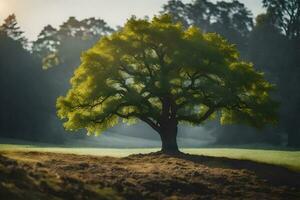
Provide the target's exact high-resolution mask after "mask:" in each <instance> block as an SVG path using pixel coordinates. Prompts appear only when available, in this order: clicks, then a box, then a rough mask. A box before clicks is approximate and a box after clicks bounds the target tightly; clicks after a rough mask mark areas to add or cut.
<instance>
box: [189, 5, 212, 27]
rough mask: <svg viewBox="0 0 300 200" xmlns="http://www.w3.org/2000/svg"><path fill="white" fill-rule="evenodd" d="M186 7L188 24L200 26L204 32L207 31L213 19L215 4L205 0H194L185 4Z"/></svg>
mask: <svg viewBox="0 0 300 200" xmlns="http://www.w3.org/2000/svg"><path fill="white" fill-rule="evenodd" d="M186 8H187V9H186V15H187V17H188V19H189V21H190V24H192V25H194V26H197V27H200V28H201V30H202V31H204V32H208V31H209V29H210V26H211V23H212V20H214V19H215V18H214V13H215V12H216V11H215V9H216V7H215V4H213V3H211V2H210V1H207V0H196V1H193V2H192V3H189V4H187V5H186Z"/></svg>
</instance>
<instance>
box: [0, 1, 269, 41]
mask: <svg viewBox="0 0 300 200" xmlns="http://www.w3.org/2000/svg"><path fill="white" fill-rule="evenodd" d="M167 1H168V0H145V1H139V0H125V1H118V0H111V1H109V2H106V1H104V0H88V1H80V0H64V1H60V0H26V1H22V0H0V20H1V24H2V23H3V20H4V19H5V18H6V17H7V16H8V15H9V14H12V13H15V14H16V16H17V20H18V23H19V25H20V26H21V29H22V30H23V31H24V32H25V36H26V37H27V38H29V40H35V39H36V37H37V35H38V34H39V32H40V31H41V30H42V28H43V27H44V26H46V25H48V24H50V25H52V26H54V27H58V26H59V25H60V24H62V23H63V22H64V21H66V20H67V19H68V18H69V17H70V16H75V17H76V18H78V19H83V18H88V17H96V18H101V19H104V20H105V21H106V22H107V23H108V25H110V26H111V27H113V28H115V27H116V26H118V25H122V24H123V23H124V22H125V21H126V19H128V18H129V17H130V16H131V15H136V16H137V17H144V16H146V15H147V16H150V17H152V16H153V15H155V14H158V12H159V11H160V10H161V8H162V5H163V4H165V3H166V2H167ZM211 1H212V2H216V0H211ZM183 2H185V3H187V2H191V0H183ZM240 2H242V3H244V4H245V5H246V7H247V8H248V9H249V10H251V11H252V13H253V15H254V16H256V15H257V14H259V13H262V12H263V11H264V9H263V8H262V7H261V0H240Z"/></svg>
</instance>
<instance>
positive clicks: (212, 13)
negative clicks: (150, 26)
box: [162, 0, 253, 54]
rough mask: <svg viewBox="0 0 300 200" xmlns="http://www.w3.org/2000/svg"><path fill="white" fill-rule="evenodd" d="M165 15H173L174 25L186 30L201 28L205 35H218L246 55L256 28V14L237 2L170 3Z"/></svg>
mask: <svg viewBox="0 0 300 200" xmlns="http://www.w3.org/2000/svg"><path fill="white" fill-rule="evenodd" d="M162 13H168V14H171V15H172V16H173V18H174V21H179V22H181V23H182V24H184V26H185V27H188V26H190V25H193V26H197V27H198V28H200V29H201V30H203V31H204V32H216V33H218V34H221V35H222V36H223V37H225V38H226V39H228V40H229V42H231V43H233V44H236V45H237V47H238V49H239V50H240V51H241V52H242V53H243V54H244V52H245V49H246V46H247V38H248V36H249V33H250V31H251V29H252V28H253V19H252V13H251V12H250V11H249V10H248V9H247V8H246V7H245V5H244V4H243V3H240V2H239V1H237V0H232V1H230V2H227V1H218V2H216V3H212V2H211V1H208V0H195V1H192V2H191V3H187V4H184V3H182V1H180V0H170V1H168V3H167V4H165V5H164V6H163V11H162Z"/></svg>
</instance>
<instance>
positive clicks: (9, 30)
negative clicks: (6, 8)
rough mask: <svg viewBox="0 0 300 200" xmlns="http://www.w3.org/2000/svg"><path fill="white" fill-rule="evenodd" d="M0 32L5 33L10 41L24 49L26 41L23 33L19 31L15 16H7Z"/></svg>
mask: <svg viewBox="0 0 300 200" xmlns="http://www.w3.org/2000/svg"><path fill="white" fill-rule="evenodd" d="M0 30H1V31H2V32H5V33H6V34H7V36H9V37H10V38H11V39H13V40H15V41H18V42H20V43H21V44H22V45H23V47H24V48H26V47H27V39H26V38H25V36H24V32H23V31H21V29H20V27H19V26H18V22H17V19H16V16H15V14H11V15H9V16H8V17H7V18H6V19H5V20H4V23H3V24H2V26H1V27H0Z"/></svg>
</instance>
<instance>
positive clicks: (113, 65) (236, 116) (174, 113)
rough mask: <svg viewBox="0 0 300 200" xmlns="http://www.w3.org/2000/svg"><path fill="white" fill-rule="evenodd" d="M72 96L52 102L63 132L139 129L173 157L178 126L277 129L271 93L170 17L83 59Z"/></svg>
mask: <svg viewBox="0 0 300 200" xmlns="http://www.w3.org/2000/svg"><path fill="white" fill-rule="evenodd" d="M81 61H82V63H81V65H80V66H79V68H78V69H77V70H76V71H75V73H74V76H73V77H72V79H71V84H72V88H71V89H70V90H69V91H68V93H67V95H66V96H65V97H59V98H58V100H57V109H58V116H59V117H60V118H61V119H66V121H65V123H64V126H65V128H66V129H68V130H78V129H81V128H86V129H87V131H88V132H89V133H90V134H98V133H100V132H102V131H104V130H106V129H108V128H110V127H113V126H114V125H116V124H118V123H119V122H120V119H124V120H125V121H126V122H129V123H132V122H136V121H138V120H141V121H144V122H145V123H147V124H149V125H150V126H151V127H152V128H153V129H154V130H156V131H157V132H158V133H159V135H160V136H161V139H162V146H163V148H162V150H164V151H176V150H178V149H177V143H176V134H177V125H178V123H188V124H192V125H199V124H201V123H203V122H204V121H205V120H207V119H210V118H213V117H217V118H220V122H221V123H222V124H224V123H245V124H249V125H252V126H255V127H258V128H260V127H263V126H264V125H265V124H267V123H273V122H275V121H276V114H275V111H276V109H275V108H276V105H277V104H276V103H275V102H274V101H272V100H271V99H270V96H269V93H270V91H271V90H272V88H273V86H272V85H271V84H270V83H268V82H267V81H266V80H265V79H264V76H263V74H262V73H260V72H257V71H255V70H254V68H253V66H252V64H251V63H247V62H243V61H240V59H239V54H238V52H237V50H236V48H235V47H234V46H233V45H231V44H229V43H228V42H227V41H226V40H225V39H223V38H222V37H221V36H219V35H217V34H215V33H207V34H204V33H202V32H201V31H200V30H199V29H198V28H195V27H190V28H188V29H185V28H184V27H183V26H182V25H181V24H180V23H173V22H172V19H171V17H170V16H169V15H162V16H160V17H154V18H153V20H152V21H148V20H146V19H136V18H131V19H130V20H128V22H127V23H126V24H125V26H124V27H123V28H122V29H121V30H120V31H118V32H116V33H113V34H112V35H110V36H106V37H103V38H102V39H101V40H100V41H99V42H97V43H96V44H95V45H94V46H93V47H92V48H91V49H90V50H88V51H87V52H85V53H83V54H82V57H81Z"/></svg>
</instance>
